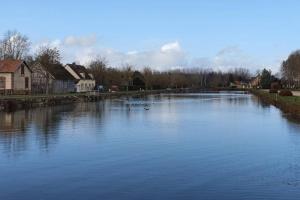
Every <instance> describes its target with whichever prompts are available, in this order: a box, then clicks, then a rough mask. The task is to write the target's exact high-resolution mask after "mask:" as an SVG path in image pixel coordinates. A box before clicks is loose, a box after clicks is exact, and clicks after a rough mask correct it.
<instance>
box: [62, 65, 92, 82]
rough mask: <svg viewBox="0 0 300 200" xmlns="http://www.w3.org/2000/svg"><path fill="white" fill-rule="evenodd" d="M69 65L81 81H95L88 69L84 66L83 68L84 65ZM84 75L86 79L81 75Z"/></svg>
mask: <svg viewBox="0 0 300 200" xmlns="http://www.w3.org/2000/svg"><path fill="white" fill-rule="evenodd" d="M67 65H68V66H70V67H71V69H72V70H73V71H74V72H75V73H76V74H77V75H78V76H79V77H80V79H93V78H92V77H91V76H90V75H89V73H88V71H87V69H86V68H85V67H84V66H82V65H77V64H75V63H72V64H67ZM82 73H83V74H84V76H85V77H83V76H82V75H81V74H82Z"/></svg>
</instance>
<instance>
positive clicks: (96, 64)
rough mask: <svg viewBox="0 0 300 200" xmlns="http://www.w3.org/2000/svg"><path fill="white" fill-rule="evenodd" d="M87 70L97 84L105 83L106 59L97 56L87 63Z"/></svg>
mask: <svg viewBox="0 0 300 200" xmlns="http://www.w3.org/2000/svg"><path fill="white" fill-rule="evenodd" d="M89 71H90V72H91V73H92V74H93V76H94V78H95V80H96V84H97V85H105V84H106V83H107V81H108V80H107V77H106V74H107V72H106V71H107V61H106V59H105V58H103V57H100V56H99V57H97V58H95V59H94V60H92V61H91V62H90V64H89Z"/></svg>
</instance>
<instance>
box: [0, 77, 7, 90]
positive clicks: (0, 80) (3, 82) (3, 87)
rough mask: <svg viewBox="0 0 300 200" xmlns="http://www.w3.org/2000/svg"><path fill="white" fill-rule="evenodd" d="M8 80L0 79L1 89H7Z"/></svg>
mask: <svg viewBox="0 0 300 200" xmlns="http://www.w3.org/2000/svg"><path fill="white" fill-rule="evenodd" d="M5 83H6V78H5V77H0V89H5Z"/></svg>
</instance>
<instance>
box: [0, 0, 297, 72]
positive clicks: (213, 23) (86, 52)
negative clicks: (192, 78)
mask: <svg viewBox="0 0 300 200" xmlns="http://www.w3.org/2000/svg"><path fill="white" fill-rule="evenodd" d="M0 1H3V2H1V7H2V8H4V9H1V12H0V33H4V32H5V31H6V30H9V29H16V30H18V31H20V32H21V33H23V34H26V35H27V36H28V37H29V38H30V39H31V41H32V46H33V49H34V48H35V47H36V46H38V45H41V44H45V43H49V44H51V45H57V46H58V47H59V48H60V49H61V50H62V54H63V57H64V61H65V62H70V61H71V60H76V61H78V62H82V63H86V62H88V61H89V60H90V59H92V58H93V57H95V56H97V55H101V56H103V57H106V58H107V60H108V61H109V63H110V64H111V65H116V66H117V65H122V64H124V63H130V64H134V65H136V66H137V67H143V66H146V65H153V67H154V68H157V69H166V68H172V67H212V68H216V69H224V70H226V69H229V68H233V67H248V68H250V69H251V70H252V71H254V70H256V69H257V68H261V67H268V68H271V69H273V71H276V70H278V67H279V64H280V61H281V60H282V59H284V58H286V56H288V54H289V53H290V52H291V51H294V50H296V49H298V48H300V36H299V35H300V34H299V33H300V26H299V25H298V23H299V22H298V21H299V20H298V19H300V13H299V11H298V10H299V8H300V1H296V0H285V1H284V0H276V1H271V0H251V1H246V0H244V1H243V0H206V1H204V0H202V1H201V0H185V1H183V0H182V1H175V0H164V1H159V0H144V1H142V0H126V1H124V0H110V1H107V0H106V1H104V0H103V1H101V0H98V1H96V0H86V1H62V0H61V1H58V0H52V1H38V0H27V1H18V2H16V1H4V0H0ZM68 41H69V42H68ZM163 49H164V50H166V51H163Z"/></svg>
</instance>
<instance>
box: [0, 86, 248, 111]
mask: <svg viewBox="0 0 300 200" xmlns="http://www.w3.org/2000/svg"><path fill="white" fill-rule="evenodd" d="M224 90H226V91H245V90H243V89H234V88H210V89H203V88H202V89H184V88H183V89H164V90H145V91H128V92H113V93H108V92H107V93H99V92H89V93H68V94H51V95H7V96H0V111H5V112H9V111H15V110H20V109H30V108H36V107H44V106H55V105H64V104H69V103H76V102H93V101H101V100H103V99H109V98H120V97H123V96H130V97H134V96H144V95H151V94H162V93H164V94H168V93H191V92H192V93H194V92H220V91H224Z"/></svg>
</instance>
